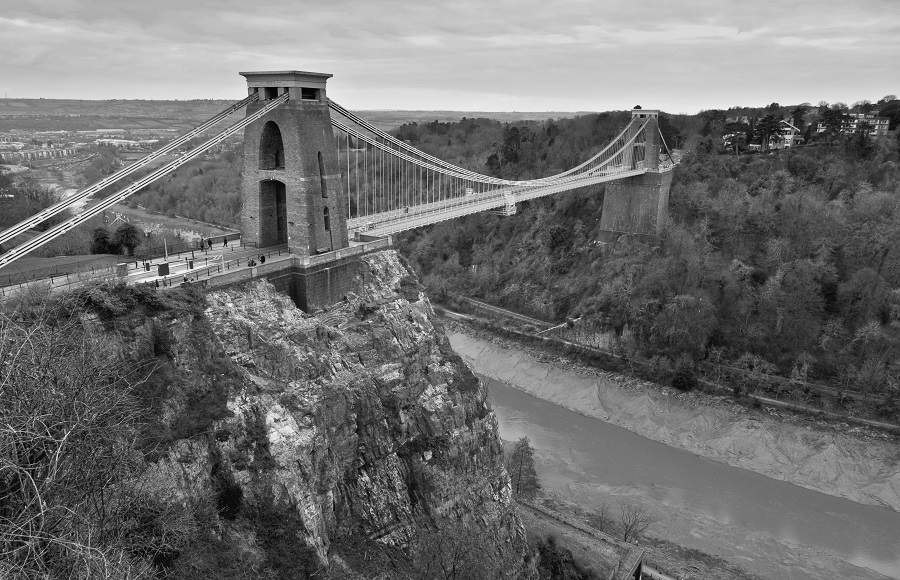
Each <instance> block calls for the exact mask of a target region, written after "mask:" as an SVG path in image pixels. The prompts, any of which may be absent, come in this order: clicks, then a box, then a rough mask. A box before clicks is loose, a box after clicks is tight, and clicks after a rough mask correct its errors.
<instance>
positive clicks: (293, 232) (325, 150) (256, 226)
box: [240, 71, 349, 256]
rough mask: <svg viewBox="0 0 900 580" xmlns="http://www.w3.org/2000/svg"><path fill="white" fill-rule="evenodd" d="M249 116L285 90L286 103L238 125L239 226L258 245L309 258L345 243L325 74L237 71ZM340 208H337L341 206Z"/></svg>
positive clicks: (340, 185)
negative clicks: (250, 99)
mask: <svg viewBox="0 0 900 580" xmlns="http://www.w3.org/2000/svg"><path fill="white" fill-rule="evenodd" d="M240 74H241V75H243V76H244V77H245V78H246V79H247V87H248V91H249V93H250V94H254V93H255V94H258V95H259V99H258V100H257V101H256V102H255V103H252V104H250V105H248V107H247V114H248V115H250V114H253V113H254V112H256V111H258V110H259V109H261V108H262V107H264V106H265V105H266V104H267V102H270V101H271V100H272V99H275V98H278V97H280V96H281V95H283V94H284V93H288V100H287V102H286V103H284V104H283V105H281V106H279V107H276V108H275V109H273V110H272V111H270V112H269V113H268V114H266V115H265V116H264V117H262V118H261V119H260V120H258V121H256V122H254V123H251V124H250V125H248V126H247V128H246V129H245V130H244V154H243V162H244V164H243V171H242V172H241V181H242V185H241V187H242V203H243V207H242V209H241V226H242V230H243V239H244V240H245V241H247V242H251V243H256V244H257V245H258V246H259V247H267V246H274V245H278V244H287V246H288V249H289V250H290V252H291V254H296V255H300V256H313V255H316V254H322V253H327V252H331V251H335V250H339V249H341V248H345V247H347V246H348V245H349V239H348V234H347V218H346V210H345V206H346V193H345V190H344V187H343V182H342V179H341V173H340V168H341V165H340V159H339V157H338V147H337V143H336V141H335V138H334V133H333V132H332V126H331V114H330V110H329V106H328V99H327V97H326V95H325V83H326V81H327V80H328V79H329V78H330V77H331V75H330V74H324V73H313V72H304V71H274V72H265V71H263V72H242V73H240ZM342 210H344V211H342Z"/></svg>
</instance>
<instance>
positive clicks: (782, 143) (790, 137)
mask: <svg viewBox="0 0 900 580" xmlns="http://www.w3.org/2000/svg"><path fill="white" fill-rule="evenodd" d="M773 137H774V138H775V140H776V146H775V147H774V148H775V149H790V148H791V147H795V146H797V145H802V144H803V136H802V135H801V134H800V129H798V128H797V127H795V126H793V125H791V124H790V123H788V122H787V121H784V120H782V121H781V133H780V135H773Z"/></svg>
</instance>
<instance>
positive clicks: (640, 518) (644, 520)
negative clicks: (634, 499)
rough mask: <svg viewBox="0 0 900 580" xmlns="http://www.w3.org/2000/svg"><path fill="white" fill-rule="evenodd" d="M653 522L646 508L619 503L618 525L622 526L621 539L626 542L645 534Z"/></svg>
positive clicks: (651, 515)
mask: <svg viewBox="0 0 900 580" xmlns="http://www.w3.org/2000/svg"><path fill="white" fill-rule="evenodd" d="M654 521H655V519H654V517H653V514H652V513H651V512H650V510H648V509H647V506H645V505H635V504H630V503H626V502H624V501H622V502H619V523H620V524H621V525H622V539H623V540H625V541H626V542H627V541H628V540H629V539H632V540H633V539H635V538H637V537H639V536H640V535H641V534H643V533H644V532H646V531H647V528H649V527H650V525H651V524H653V522H654Z"/></svg>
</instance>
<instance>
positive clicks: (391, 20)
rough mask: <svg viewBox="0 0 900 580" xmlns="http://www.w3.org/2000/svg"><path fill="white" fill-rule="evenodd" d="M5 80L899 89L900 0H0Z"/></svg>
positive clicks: (868, 95) (645, 97) (530, 99)
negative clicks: (287, 76)
mask: <svg viewBox="0 0 900 580" xmlns="http://www.w3.org/2000/svg"><path fill="white" fill-rule="evenodd" d="M0 3H2V10H0V97H2V96H3V95H4V93H5V94H7V95H8V96H9V97H30V98H36V97H46V98H83V99H105V98H119V99H150V98H153V99H194V98H225V99H235V100H236V99H239V98H241V97H243V96H244V95H245V94H246V89H245V88H244V86H245V85H244V79H243V77H240V76H239V75H238V71H248V70H251V71H252V70H290V69H295V70H308V71H316V72H327V73H332V74H333V75H334V78H332V79H331V80H330V81H329V83H328V96H329V97H331V98H332V99H334V100H335V101H337V102H338V103H341V104H343V105H344V106H346V107H349V108H354V109H450V110H480V111H545V110H554V111H579V110H581V111H598V110H609V109H628V108H631V107H632V106H633V105H636V104H641V105H643V106H644V107H645V108H662V109H664V110H667V111H669V112H673V113H678V112H685V113H694V112H697V111H698V110H700V109H708V108H727V107H729V106H736V105H747V106H764V105H767V104H769V103H771V102H773V101H777V102H779V103H781V104H796V103H800V102H804V101H810V102H813V103H817V102H818V101H820V100H826V101H829V102H834V101H844V102H848V103H852V102H854V101H857V100H861V99H869V100H872V101H877V100H878V99H880V98H881V97H883V96H884V95H886V94H889V93H900V0H842V1H837V0H743V1H741V2H736V1H731V0H681V1H674V0H659V1H641V0H630V1H622V0H615V1H609V0H538V1H533V0H494V1H473V0H452V1H441V2H437V1H431V0H419V1H402V0H315V1H310V0H255V1H253V2H247V1H238V0H215V1H213V0H140V1H136V0H40V1H26V2H14V1H13V0H2V2H0Z"/></svg>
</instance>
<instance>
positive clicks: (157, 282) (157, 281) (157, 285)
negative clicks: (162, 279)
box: [154, 280, 159, 288]
mask: <svg viewBox="0 0 900 580" xmlns="http://www.w3.org/2000/svg"><path fill="white" fill-rule="evenodd" d="M154 282H156V287H157V288H159V280H154Z"/></svg>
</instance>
